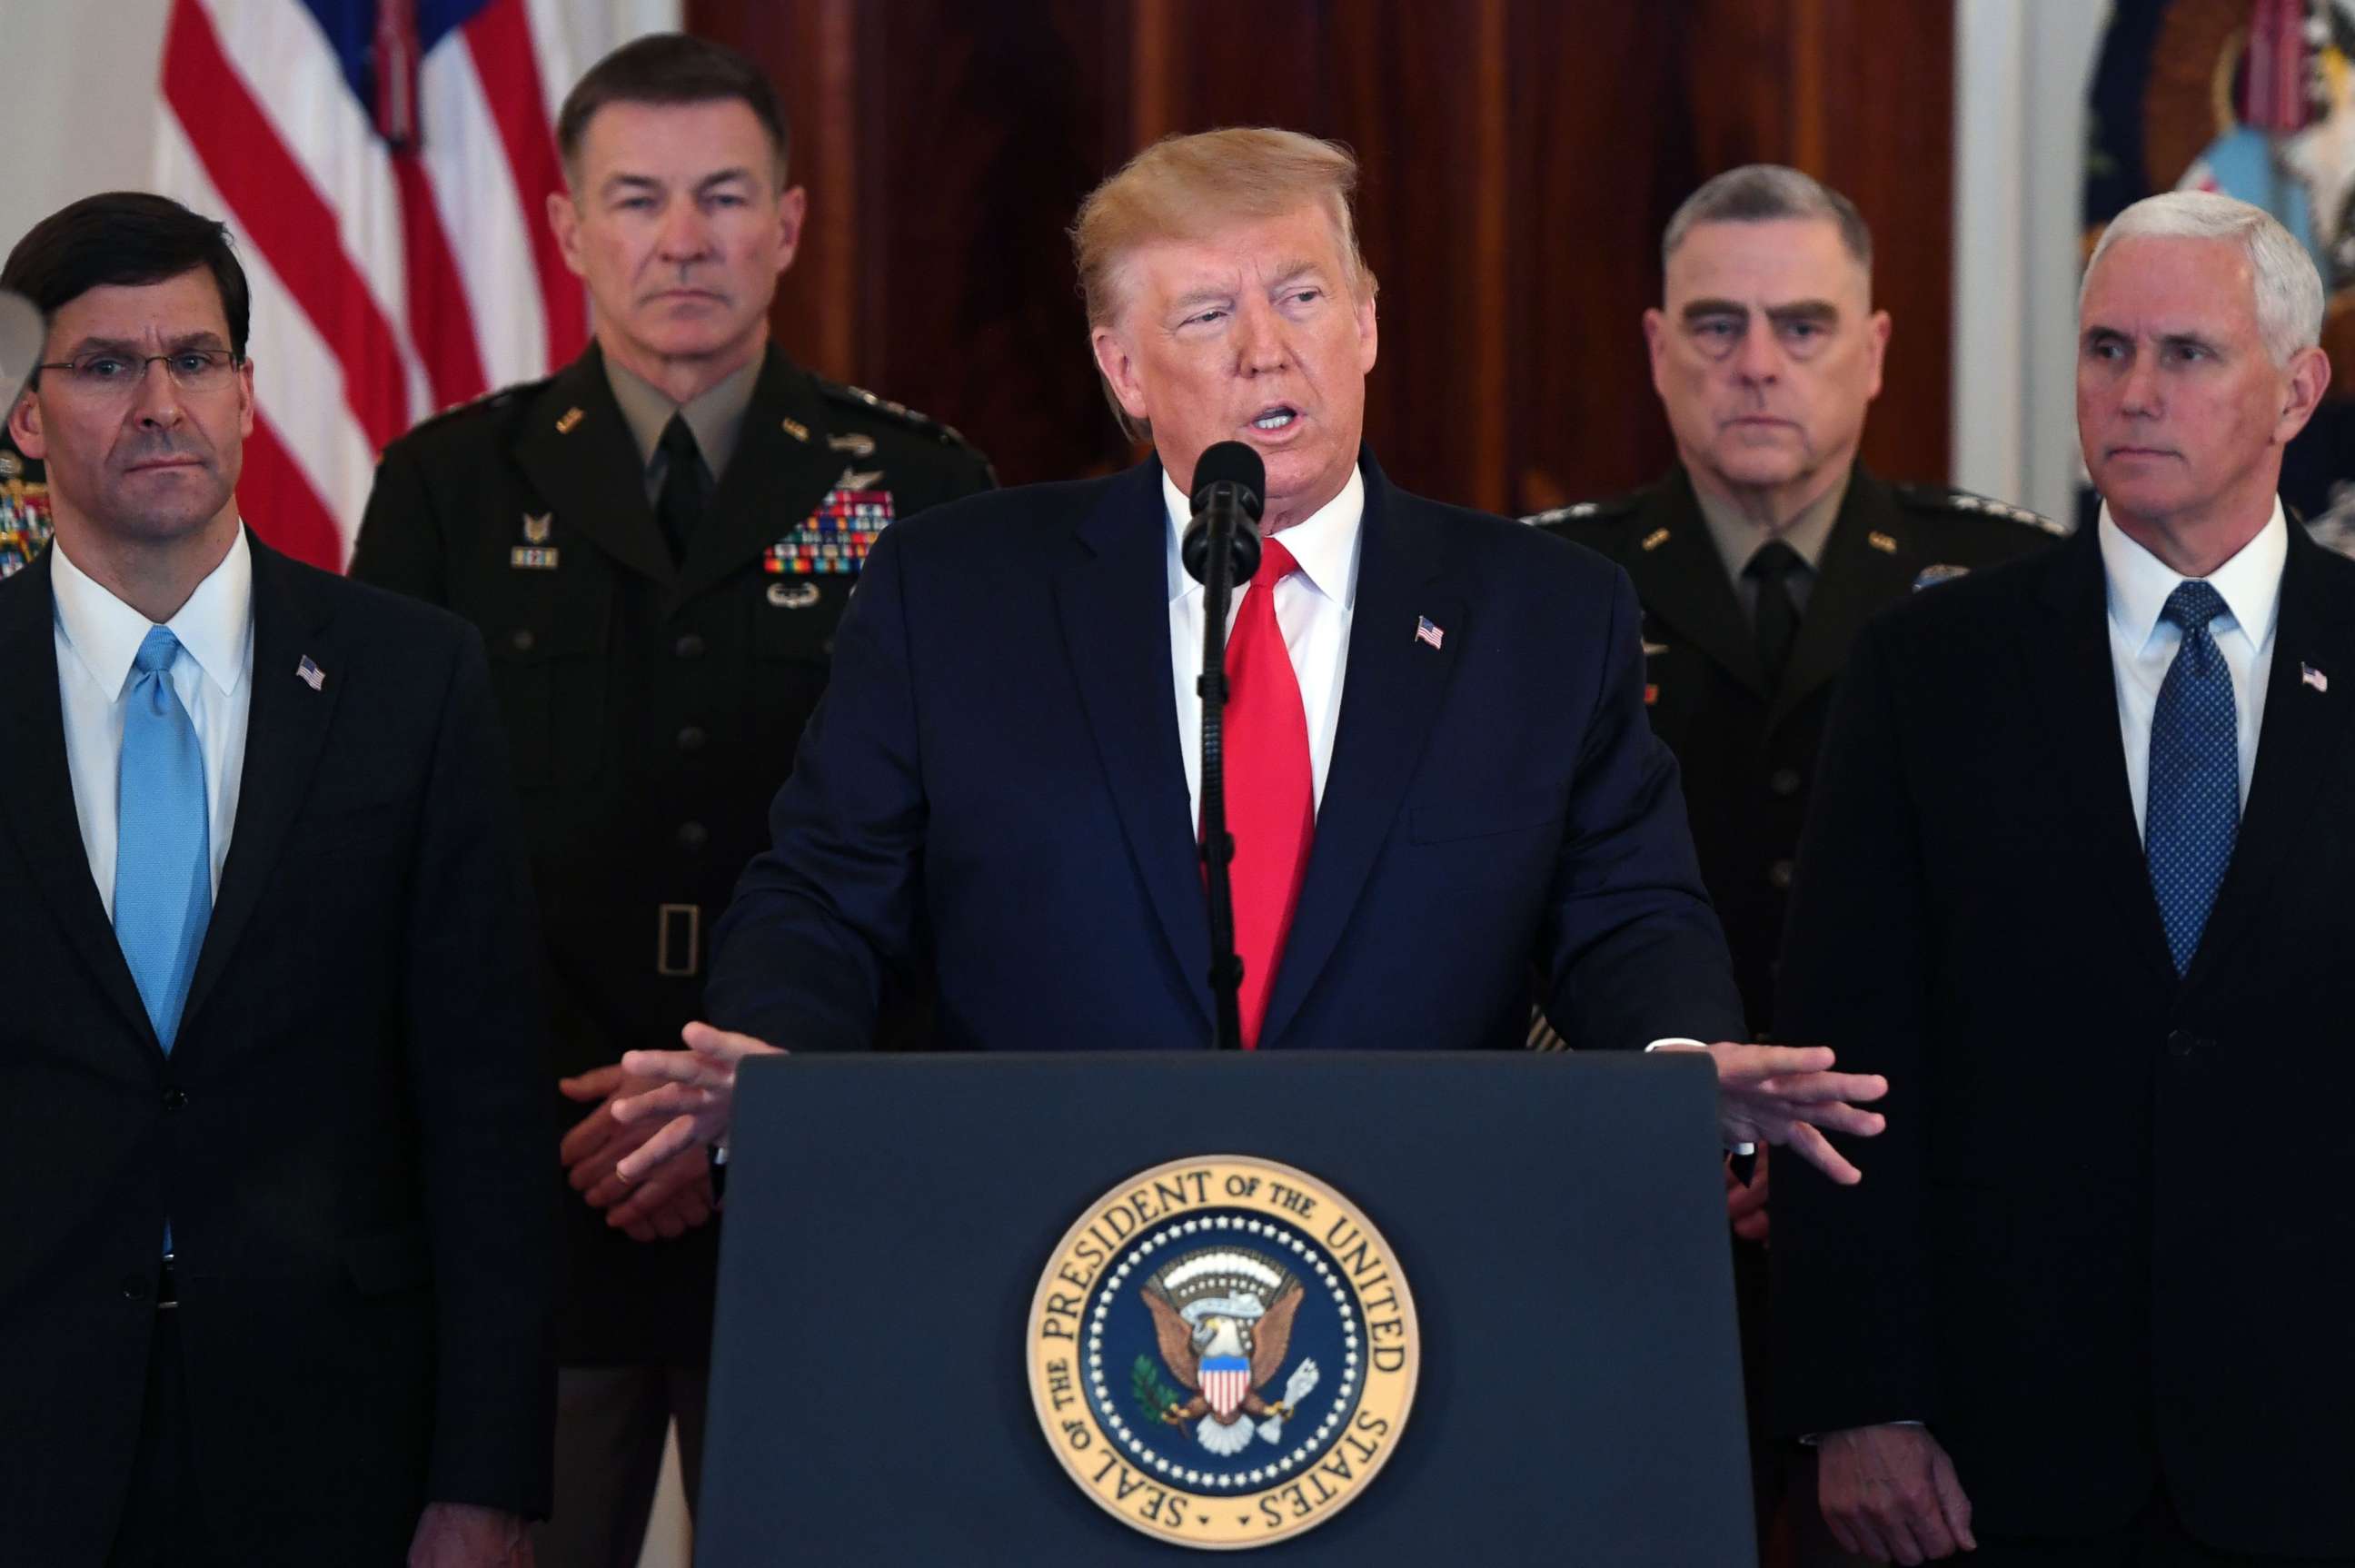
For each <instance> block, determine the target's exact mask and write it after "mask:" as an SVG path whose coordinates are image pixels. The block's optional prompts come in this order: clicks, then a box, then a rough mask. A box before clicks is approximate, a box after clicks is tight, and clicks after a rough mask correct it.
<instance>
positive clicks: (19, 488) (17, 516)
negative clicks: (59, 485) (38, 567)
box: [0, 453, 49, 577]
mask: <svg viewBox="0 0 2355 1568" xmlns="http://www.w3.org/2000/svg"><path fill="white" fill-rule="evenodd" d="M5 455H6V454H5V453H0V456H5ZM16 472H17V474H19V475H21V474H22V473H23V469H22V468H21V467H19V468H18V469H17V471H16ZM48 542H49V487H48V485H46V484H44V483H42V482H41V481H39V480H31V481H27V480H26V479H23V478H21V477H14V476H12V477H10V478H9V479H7V480H6V481H5V482H0V577H10V576H14V575H15V574H16V573H17V572H19V571H24V570H25V568H27V567H28V566H30V565H32V564H33V561H34V559H35V558H36V557H37V556H38V555H39V554H40V553H41V549H42V547H43V546H45V545H47V544H48Z"/></svg>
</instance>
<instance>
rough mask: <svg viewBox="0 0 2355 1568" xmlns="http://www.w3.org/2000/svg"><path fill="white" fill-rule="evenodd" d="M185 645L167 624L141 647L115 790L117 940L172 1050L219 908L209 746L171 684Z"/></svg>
mask: <svg viewBox="0 0 2355 1568" xmlns="http://www.w3.org/2000/svg"><path fill="white" fill-rule="evenodd" d="M179 652H180V640H179V639H178V638H177V637H175V636H174V635H172V633H171V630H170V629H169V628H168V627H165V626H156V627H154V628H153V629H151V630H150V631H149V632H148V634H147V639H146V641H144V642H143V643H141V644H140V645H139V656H138V657H137V658H136V659H134V660H133V663H132V671H133V679H132V682H131V695H130V699H129V701H128V702H127V703H125V705H124V709H123V765H122V770H121V773H120V774H119V775H118V777H117V780H116V784H115V795H114V801H115V822H116V847H115V856H114V939H115V941H116V942H118V943H120V944H122V947H123V961H124V962H125V963H127V964H129V965H131V978H132V979H133V981H134V982H136V983H137V985H138V987H139V999H140V1000H141V1001H142V1002H144V1003H145V1004H146V1007H147V1019H148V1021H149V1022H151V1023H153V1024H154V1025H155V1038H156V1039H157V1040H161V1041H162V1042H163V1045H164V1049H165V1051H167V1052H168V1051H170V1050H171V1049H172V1040H173V1037H174V1036H176V1035H177V1034H178V1033H179V1031H180V1010H181V1008H184V1007H186V1005H187V1000H188V982H189V981H190V980H192V979H193V978H195V976H196V972H197V950H198V949H199V948H201V947H202V946H203V945H204V943H205V926H206V924H207V923H208V922H209V921H210V920H211V919H212V912H213V863H212V831H211V827H210V817H209V814H208V811H207V810H206V806H205V753H204V748H203V747H202V746H200V745H198V744H197V727H196V725H195V724H193V723H191V722H190V721H189V720H188V710H187V709H185V708H183V707H181V706H180V695H179V693H178V692H176V691H175V690H173V689H172V661H173V660H174V659H175V658H176V657H177V656H179Z"/></svg>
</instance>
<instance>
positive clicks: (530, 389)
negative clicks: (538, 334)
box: [409, 377, 554, 435]
mask: <svg viewBox="0 0 2355 1568" xmlns="http://www.w3.org/2000/svg"><path fill="white" fill-rule="evenodd" d="M552 379H554V378H553V377H543V378H541V379H539V380H537V381H517V382H514V383H512V384H510V385H508V386H505V387H495V388H493V389H491V390H489V391H487V392H485V393H483V394H482V395H481V396H480V397H475V398H468V399H467V400H465V401H464V402H463V403H452V404H451V405H450V406H449V407H448V408H446V409H443V410H442V411H441V412H439V413H433V414H428V415H426V416H425V417H424V418H423V419H421V420H419V421H417V422H416V423H415V424H414V425H411V426H410V430H409V433H410V435H415V434H417V433H418V432H420V431H428V430H433V429H435V428H437V427H439V426H441V425H443V424H447V423H451V422H453V421H458V420H462V419H464V418H465V417H466V416H467V415H468V414H473V413H488V412H490V411H492V410H494V409H504V408H508V407H511V406H512V405H513V404H514V402H515V401H516V400H517V399H518V398H524V397H529V396H531V395H532V394H534V393H536V392H538V390H539V389H541V388H542V387H545V386H547V385H548V383H549V381H550V380H552Z"/></svg>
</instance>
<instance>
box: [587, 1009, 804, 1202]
mask: <svg viewBox="0 0 2355 1568" xmlns="http://www.w3.org/2000/svg"><path fill="white" fill-rule="evenodd" d="M679 1038H680V1039H681V1040H685V1041H686V1042H687V1049H686V1050H685V1051H630V1052H628V1053H626V1054H625V1055H623V1058H622V1070H623V1072H627V1073H628V1074H629V1075H630V1076H631V1077H633V1078H652V1079H656V1080H659V1081H660V1082H659V1083H657V1085H656V1086H655V1088H652V1089H649V1090H647V1091H646V1092H645V1093H643V1094H632V1095H629V1096H627V1097H625V1098H623V1099H619V1100H616V1101H614V1102H613V1119H614V1120H615V1121H617V1122H621V1123H623V1124H624V1125H627V1124H631V1123H636V1122H643V1121H645V1120H646V1119H647V1118H648V1117H652V1116H667V1117H669V1118H670V1119H669V1120H668V1121H666V1122H665V1123H663V1125H662V1127H661V1130H659V1131H658V1132H656V1133H655V1135H654V1136H652V1137H650V1138H648V1139H647V1140H646V1141H645V1143H644V1144H642V1145H640V1146H639V1147H636V1148H634V1149H632V1150H631V1151H630V1153H629V1155H628V1156H627V1157H624V1158H623V1159H622V1160H621V1161H620V1162H619V1163H617V1164H616V1165H615V1166H614V1168H613V1169H614V1173H615V1174H616V1175H618V1176H620V1177H621V1179H623V1180H624V1181H637V1180H640V1179H644V1178H645V1175H646V1173H647V1172H649V1171H651V1170H653V1169H654V1168H655V1167H656V1166H658V1165H661V1164H662V1163H663V1162H664V1161H665V1160H667V1159H669V1158H670V1157H672V1156H674V1155H677V1154H678V1153H680V1152H681V1151H683V1150H686V1149H689V1148H693V1147H695V1146H696V1145H698V1144H711V1143H717V1142H718V1141H719V1139H721V1138H723V1137H726V1136H728V1127H729V1124H730V1121H731V1120H732V1119H733V1117H734V1115H735V1111H736V1064H737V1063H738V1062H740V1061H743V1060H744V1059H745V1058H746V1057H748V1056H772V1055H783V1051H782V1050H781V1049H780V1048H779V1047H777V1046H773V1045H771V1044H769V1043H768V1042H767V1041H766V1040H754V1039H753V1038H752V1037H751V1035H749V1034H730V1033H729V1032H728V1031H727V1030H725V1029H713V1028H712V1027H711V1026H710V1025H709V1024H701V1023H698V1024H689V1025H687V1027H686V1028H685V1029H681V1030H679Z"/></svg>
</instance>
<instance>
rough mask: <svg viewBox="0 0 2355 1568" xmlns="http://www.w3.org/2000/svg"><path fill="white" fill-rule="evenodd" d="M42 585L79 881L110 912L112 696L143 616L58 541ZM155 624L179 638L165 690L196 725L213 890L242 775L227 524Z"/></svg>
mask: <svg viewBox="0 0 2355 1568" xmlns="http://www.w3.org/2000/svg"><path fill="white" fill-rule="evenodd" d="M49 554H50V557H51V560H52V564H51V566H50V569H49V583H50V588H51V590H52V592H53V593H54V594H55V597H56V600H57V624H56V637H57V648H58V696H59V698H60V699H62V705H63V707H64V709H65V730H66V767H67V771H68V772H69V773H70V774H71V775H72V778H73V796H74V813H75V815H76V816H79V817H80V819H81V843H82V849H83V851H84V852H85V853H86V854H87V855H88V856H89V857H90V875H91V880H92V881H94V882H96V883H97V884H98V896H99V899H100V901H101V902H103V903H104V904H105V906H106V917H107V919H108V920H110V921H111V920H112V919H113V918H114V857H115V848H116V845H117V843H118V842H119V838H118V829H117V824H116V821H115V806H116V779H117V774H118V773H119V772H120V770H121V765H122V761H123V697H124V694H125V693H126V692H127V691H128V690H129V688H130V686H131V677H132V661H133V659H134V658H135V657H136V656H138V653H139V645H140V644H142V643H144V642H145V641H146V640H147V634H148V633H149V632H150V631H151V630H153V629H154V626H155V623H154V622H152V621H150V620H148V619H147V617H146V616H144V615H143V614H141V613H139V612H138V611H136V610H133V608H132V607H131V606H130V605H128V604H125V603H123V601H122V600H120V599H117V598H116V597H115V596H114V595H113V594H112V593H111V592H108V591H107V590H106V589H105V588H103V587H101V586H100V584H99V583H98V582H97V581H95V580H94V579H92V578H91V576H90V575H89V574H88V573H87V572H84V571H82V570H81V569H80V567H78V566H76V565H74V563H73V558H72V557H70V556H69V555H68V554H66V552H65V550H64V549H63V547H62V546H61V545H59V546H53V547H52V548H51V549H50V551H49ZM165 624H167V625H168V626H170V627H171V629H172V635H174V636H176V637H177V638H178V639H179V640H180V651H179V654H178V656H176V657H175V658H174V659H173V661H172V689H173V690H174V691H176V692H177V693H178V694H179V698H180V706H181V707H183V708H185V709H187V710H188V719H189V720H190V721H191V722H192V723H194V724H195V725H196V727H197V745H198V746H199V747H201V748H202V750H203V752H204V757H205V799H206V802H207V804H208V806H209V807H210V809H209V811H208V814H207V815H208V819H209V824H210V828H211V834H210V837H211V839H212V843H211V849H212V862H213V866H212V870H213V896H214V897H215V898H218V897H219V896H220V879H221V866H222V865H223V863H224V862H226V861H227V860H228V859H229V829H230V827H231V826H232V825H233V824H234V823H235V822H236V821H237V796H238V786H239V784H240V783H241V782H242V781H243V778H244V773H245V731H246V721H247V720H248V719H249V717H250V714H251V711H252V698H253V682H252V679H251V678H250V677H251V675H252V671H253V555H252V552H251V550H250V549H248V548H247V545H246V542H245V529H244V528H243V527H242V526H240V528H239V529H238V534H237V539H236V542H234V543H233V544H231V545H230V546H229V554H228V555H226V556H224V557H223V558H222V559H221V563H220V564H219V565H218V566H217V567H215V568H213V570H212V572H211V574H210V575H209V576H208V577H207V578H206V579H205V580H204V581H202V582H199V583H197V589H196V592H193V593H191V594H189V595H188V602H187V603H185V604H183V605H181V606H180V609H179V613H177V614H176V615H174V616H173V617H172V618H171V620H170V621H168V622H166V623H165Z"/></svg>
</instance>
